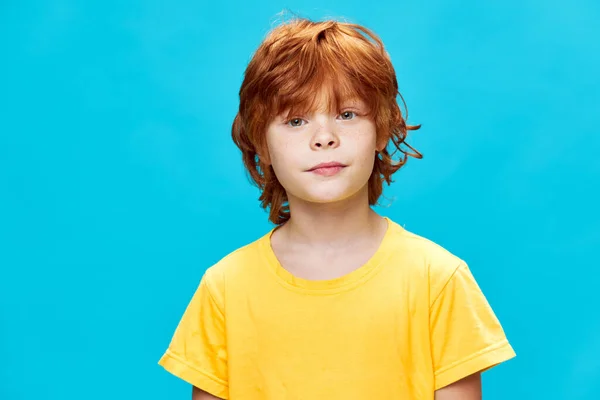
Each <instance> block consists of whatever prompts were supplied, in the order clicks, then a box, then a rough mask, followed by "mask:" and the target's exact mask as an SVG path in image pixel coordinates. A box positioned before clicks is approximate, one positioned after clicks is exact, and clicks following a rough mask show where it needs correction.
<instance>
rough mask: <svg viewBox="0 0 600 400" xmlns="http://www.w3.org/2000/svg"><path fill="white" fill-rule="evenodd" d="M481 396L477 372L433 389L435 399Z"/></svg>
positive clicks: (475, 399)
mask: <svg viewBox="0 0 600 400" xmlns="http://www.w3.org/2000/svg"><path fill="white" fill-rule="evenodd" d="M481 396H482V395H481V374H480V373H479V372H477V373H475V374H473V375H469V376H467V377H466V378H463V379H461V380H459V381H457V382H454V383H451V384H450V385H448V386H446V387H443V388H441V389H439V390H436V391H435V400H481Z"/></svg>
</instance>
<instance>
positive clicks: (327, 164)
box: [308, 161, 345, 172]
mask: <svg viewBox="0 0 600 400" xmlns="http://www.w3.org/2000/svg"><path fill="white" fill-rule="evenodd" d="M336 167H340V168H343V167H345V165H344V164H342V163H339V162H337V161H331V162H325V163H321V164H317V165H315V166H314V167H312V168H311V169H309V170H308V171H309V172H310V171H314V170H317V169H320V168H336Z"/></svg>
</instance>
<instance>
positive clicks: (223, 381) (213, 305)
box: [159, 271, 228, 399]
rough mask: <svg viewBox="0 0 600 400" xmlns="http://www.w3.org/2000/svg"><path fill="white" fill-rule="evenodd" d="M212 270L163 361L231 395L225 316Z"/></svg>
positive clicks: (204, 385) (202, 384) (188, 377)
mask: <svg viewBox="0 0 600 400" xmlns="http://www.w3.org/2000/svg"><path fill="white" fill-rule="evenodd" d="M214 291H215V290H214V289H212V288H211V284H210V279H209V274H208V271H207V274H205V275H204V277H203V278H202V280H201V282H200V285H199V286H198V289H197V290H196V292H195V293H194V296H193V297H192V300H191V301H190V303H189V304H188V306H187V308H186V310H185V313H184V314H183V317H182V318H181V321H180V322H179V325H178V326H177V329H176V331H175V334H174V336H173V338H172V339H171V343H170V345H169V347H168V349H167V351H166V352H165V353H164V355H163V356H162V357H161V359H160V361H159V364H160V365H162V366H163V367H164V368H165V369H166V370H167V371H169V372H170V373H172V374H173V375H175V376H177V377H179V378H181V379H183V380H184V381H186V382H188V383H190V384H192V385H194V386H196V387H198V388H200V389H202V390H204V391H206V392H208V393H210V394H212V395H214V396H217V397H220V398H223V399H226V398H228V382H227V376H228V374H227V348H226V341H225V316H224V313H223V307H222V305H220V304H219V302H218V300H216V299H219V298H220V296H218V295H217V296H215V294H214Z"/></svg>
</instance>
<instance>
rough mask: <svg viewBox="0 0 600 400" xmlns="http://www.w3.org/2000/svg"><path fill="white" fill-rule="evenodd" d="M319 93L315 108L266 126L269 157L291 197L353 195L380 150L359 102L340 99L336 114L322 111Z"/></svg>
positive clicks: (327, 198)
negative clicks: (307, 112) (322, 165)
mask: <svg viewBox="0 0 600 400" xmlns="http://www.w3.org/2000/svg"><path fill="white" fill-rule="evenodd" d="M319 97H320V101H319V104H318V105H319V107H318V111H314V112H311V113H310V115H303V116H296V117H292V118H291V119H289V120H286V119H285V113H283V114H282V115H280V116H277V117H276V118H274V119H273V121H271V123H270V124H269V125H268V127H267V148H268V151H269V154H268V161H269V162H270V164H271V165H272V167H273V170H274V171H275V175H276V176H277V179H278V180H279V182H280V183H281V185H282V186H283V187H284V188H285V190H286V192H287V195H288V199H289V200H290V201H292V199H294V198H298V199H301V200H303V201H306V202H313V203H330V202H337V201H342V200H344V199H347V198H348V197H351V196H353V195H354V194H356V193H357V192H359V191H360V190H361V189H363V188H365V185H366V184H367V182H368V180H369V177H370V176H371V173H372V171H373V164H374V162H375V152H376V150H381V149H382V146H377V135H376V126H375V122H374V121H373V120H372V119H371V118H370V117H368V116H367V111H368V110H367V108H366V105H365V103H364V102H363V101H361V100H350V101H345V102H342V104H340V106H341V108H340V111H339V113H329V112H327V111H323V110H326V109H327V107H326V106H325V104H326V101H327V100H326V99H327V96H326V94H325V93H324V92H322V93H320V94H319ZM323 163H325V165H324V167H323V168H316V167H317V166H319V165H320V164H323Z"/></svg>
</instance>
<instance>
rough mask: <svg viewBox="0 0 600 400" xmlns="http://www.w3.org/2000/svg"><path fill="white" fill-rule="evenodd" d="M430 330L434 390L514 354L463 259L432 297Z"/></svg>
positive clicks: (487, 367)
mask: <svg viewBox="0 0 600 400" xmlns="http://www.w3.org/2000/svg"><path fill="white" fill-rule="evenodd" d="M430 334H431V350H432V357H433V368H434V374H435V390H438V389H440V388H442V387H444V386H447V385H449V384H451V383H454V382H456V381H458V380H460V379H462V378H465V377H467V376H469V375H471V374H474V373H476V372H482V371H485V370H487V369H490V368H491V367H493V366H495V365H497V364H499V363H501V362H503V361H506V360H508V359H510V358H512V357H514V356H515V352H514V351H513V349H512V347H511V345H510V344H509V342H508V340H507V338H506V336H505V334H504V331H503V329H502V326H501V325H500V322H499V321H498V319H497V318H496V315H495V314H494V312H493V311H492V309H491V307H490V305H489V304H488V301H487V300H486V298H485V296H484V295H483V293H482V292H481V289H480V288H479V286H478V284H477V282H476V281H475V279H474V278H473V275H472V274H471V271H470V270H469V268H468V266H467V264H466V263H464V262H462V261H461V263H460V264H459V266H458V267H457V268H456V269H455V270H454V271H453V272H452V274H451V276H450V277H449V279H448V280H447V281H446V283H445V285H443V287H442V288H441V290H440V291H439V293H438V294H437V295H436V296H435V297H434V298H433V303H432V304H431V308H430Z"/></svg>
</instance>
